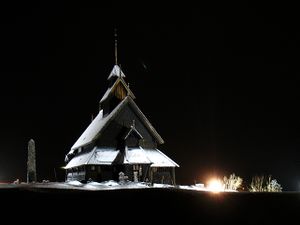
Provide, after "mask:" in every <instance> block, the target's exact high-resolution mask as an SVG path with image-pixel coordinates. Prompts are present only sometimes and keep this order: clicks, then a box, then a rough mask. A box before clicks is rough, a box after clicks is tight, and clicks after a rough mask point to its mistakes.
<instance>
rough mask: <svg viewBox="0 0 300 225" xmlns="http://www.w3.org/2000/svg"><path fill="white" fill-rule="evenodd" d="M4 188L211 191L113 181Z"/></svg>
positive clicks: (22, 184) (197, 186)
mask: <svg viewBox="0 0 300 225" xmlns="http://www.w3.org/2000/svg"><path fill="white" fill-rule="evenodd" d="M1 188H2V189H3V188H9V189H10V188H25V189H26V188H47V189H71V190H83V191H84V190H86V191H101V190H121V189H148V188H162V189H182V190H193V191H209V190H208V189H207V188H205V187H204V185H200V184H198V185H176V186H173V185H167V184H156V183H154V184H153V185H151V184H149V183H143V182H124V183H119V182H116V181H113V180H110V181H105V182H101V183H98V182H89V183H81V182H79V181H70V182H49V183H35V184H26V183H21V184H0V189H1Z"/></svg>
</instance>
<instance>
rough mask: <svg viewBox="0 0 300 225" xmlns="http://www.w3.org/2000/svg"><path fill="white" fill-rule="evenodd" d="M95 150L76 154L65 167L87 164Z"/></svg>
mask: <svg viewBox="0 0 300 225" xmlns="http://www.w3.org/2000/svg"><path fill="white" fill-rule="evenodd" d="M93 153H94V151H90V152H88V153H83V154H79V155H77V156H75V157H74V158H72V159H71V161H70V162H69V163H68V164H67V165H66V166H65V169H69V168H73V167H77V166H81V165H85V164H87V162H88V161H89V159H90V158H91V157H92V155H93Z"/></svg>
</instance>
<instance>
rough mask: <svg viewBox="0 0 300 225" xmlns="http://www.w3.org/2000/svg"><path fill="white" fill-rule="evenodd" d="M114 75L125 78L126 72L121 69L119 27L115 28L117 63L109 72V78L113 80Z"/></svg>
mask: <svg viewBox="0 0 300 225" xmlns="http://www.w3.org/2000/svg"><path fill="white" fill-rule="evenodd" d="M113 77H120V78H124V77H125V74H124V73H123V72H122V70H121V66H120V65H119V64H118V34H117V29H115V65H114V68H113V69H112V71H111V73H110V74H109V76H108V78H107V80H111V79H112V78H113Z"/></svg>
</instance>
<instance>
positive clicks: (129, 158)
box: [65, 147, 179, 169]
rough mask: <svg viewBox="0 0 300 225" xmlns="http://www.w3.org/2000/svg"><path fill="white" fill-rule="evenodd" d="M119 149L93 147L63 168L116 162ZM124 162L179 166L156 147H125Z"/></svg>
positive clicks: (154, 165)
mask: <svg viewBox="0 0 300 225" xmlns="http://www.w3.org/2000/svg"><path fill="white" fill-rule="evenodd" d="M119 153H120V151H119V150H117V149H115V148H109V147H95V148H94V149H93V150H92V151H90V152H87V153H82V154H78V155H77V156H75V157H74V158H72V159H71V161H70V162H69V163H68V164H67V165H66V167H65V169H69V168H73V167H78V166H82V165H111V164H112V163H113V162H116V159H117V157H118V155H119ZM123 163H124V164H151V167H179V165H178V164H177V163H175V162H174V161H173V160H172V159H170V158H169V157H168V156H166V155H165V154H164V153H162V152H161V151H159V150H158V149H143V148H142V147H137V148H128V147H126V151H125V155H124V161H123Z"/></svg>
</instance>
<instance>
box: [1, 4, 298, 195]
mask: <svg viewBox="0 0 300 225" xmlns="http://www.w3.org/2000/svg"><path fill="white" fill-rule="evenodd" d="M23 4H24V3H23ZM293 8H294V7H293V6H287V5H284V6H282V5H276V3H274V2H273V3H272V4H267V3H266V4H265V5H262V4H260V5H259V4H257V5H251V4H250V3H245V4H242V5H235V4H226V5H217V6H216V5H214V6H204V5H201V6H199V7H198V8H197V7H192V6H190V7H176V8H175V7H174V8H172V7H171V8H170V7H168V8H157V7H156V8H154V7H151V8H150V7H145V6H143V7H142V6H141V7H136V8H132V9H130V10H127V9H126V8H123V7H121V6H113V7H104V6H101V5H98V6H93V7H92V6H89V7H87V6H83V5H79V4H68V3H66V2H60V3H51V4H47V3H28V2H26V4H24V5H18V6H15V5H12V6H3V7H1V17H0V18H1V21H0V25H1V26H0V31H1V38H0V41H1V42H0V56H1V61H0V75H1V76H0V77H1V83H0V84H1V88H0V101H1V117H0V124H1V126H0V133H1V142H0V143H1V144H0V180H14V179H16V178H21V179H22V180H24V179H25V175H26V170H25V168H26V148H27V142H28V140H29V139H30V138H33V139H34V140H35V141H36V147H37V154H38V162H37V167H38V177H39V179H51V180H53V179H54V172H53V168H56V169H57V171H58V174H59V177H60V178H61V179H62V178H63V171H62V170H60V169H59V168H60V167H61V166H64V155H65V154H66V153H67V152H68V151H69V149H70V147H71V146H72V145H73V144H74V142H75V141H76V140H77V138H78V137H79V136H80V134H81V133H82V132H83V131H84V129H85V128H86V127H87V126H88V124H89V122H90V120H91V115H92V114H96V113H97V109H98V102H99V100H100V99H101V97H102V95H103V94H104V92H105V90H106V88H107V83H106V79H107V76H108V75H109V73H110V71H111V69H112V67H113V64H114V55H113V54H114V51H113V47H114V40H113V32H114V28H117V29H118V35H119V61H120V63H121V65H122V69H123V71H124V73H125V74H126V76H127V81H128V82H129V83H130V87H131V89H132V91H133V92H134V93H135V95H136V96H137V99H136V102H137V104H138V105H139V107H140V108H141V109H142V111H143V112H144V113H145V115H146V116H147V117H148V119H149V120H150V121H151V122H152V124H153V125H154V126H155V127H156V129H157V130H158V132H159V133H160V134H161V136H162V137H163V138H164V140H165V142H166V143H165V144H164V145H163V146H161V147H160V149H161V150H162V151H164V152H165V153H166V154H167V155H169V156H170V157H171V158H173V159H174V160H175V161H176V162H177V163H178V164H180V166H181V167H180V168H179V169H178V170H177V181H178V182H179V183H187V184H188V183H193V182H194V180H196V181H198V182H205V181H206V179H207V178H208V177H209V176H210V175H212V174H216V175H219V176H223V175H228V174H230V173H232V172H235V173H236V174H237V175H240V176H242V177H244V178H245V180H246V181H249V180H250V178H251V176H253V175H256V174H258V175H260V174H266V175H268V174H272V175H273V177H275V178H277V179H278V181H279V183H281V184H282V186H283V188H284V189H285V190H299V188H300V186H299V185H300V170H299V169H300V159H299V156H300V154H299V148H300V140H299V134H300V132H299V131H300V130H299V128H300V121H299V115H300V111H299V109H298V104H299V103H298V102H299V96H300V93H299V83H300V82H299V66H298V65H299V43H300V42H299V39H300V32H299V26H298V16H297V14H296V12H295V11H294V10H293Z"/></svg>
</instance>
